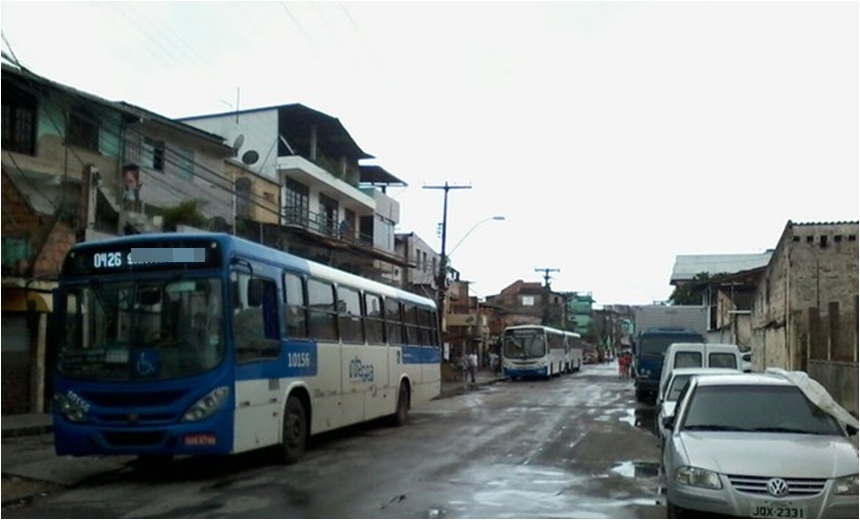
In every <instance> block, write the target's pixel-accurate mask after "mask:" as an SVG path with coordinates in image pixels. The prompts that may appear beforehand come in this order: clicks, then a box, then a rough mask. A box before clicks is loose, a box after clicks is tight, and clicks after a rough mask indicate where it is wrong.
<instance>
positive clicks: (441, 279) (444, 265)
mask: <svg viewBox="0 0 860 520" xmlns="http://www.w3.org/2000/svg"><path fill="white" fill-rule="evenodd" d="M424 189H426V190H445V197H444V201H443V203H442V253H441V256H440V257H439V272H438V273H437V274H436V290H437V296H436V298H437V303H436V305H437V312H438V313H439V331H440V332H443V333H444V332H445V295H446V292H447V290H448V287H447V285H448V256H447V255H446V253H445V241H446V239H447V235H448V192H449V191H450V190H470V189H472V187H471V186H452V185H450V184H448V181H445V184H444V185H443V186H424Z"/></svg>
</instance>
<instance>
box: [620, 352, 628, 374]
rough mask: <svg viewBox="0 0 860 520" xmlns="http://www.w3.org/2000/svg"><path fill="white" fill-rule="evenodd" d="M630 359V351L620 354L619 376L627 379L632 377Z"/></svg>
mask: <svg viewBox="0 0 860 520" xmlns="http://www.w3.org/2000/svg"><path fill="white" fill-rule="evenodd" d="M630 361H631V356H630V353H629V352H622V353H621V355H620V356H618V377H619V378H623V379H627V378H629V377H630Z"/></svg>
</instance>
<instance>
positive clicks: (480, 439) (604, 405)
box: [3, 365, 665, 518]
mask: <svg viewBox="0 0 860 520" xmlns="http://www.w3.org/2000/svg"><path fill="white" fill-rule="evenodd" d="M640 407H641V408H640ZM273 459H274V457H273V454H272V453H271V452H266V451H260V452H256V453H252V454H247V455H242V456H236V457H232V458H214V459H211V458H210V459H183V460H178V461H175V462H173V463H171V464H170V465H169V466H167V467H165V468H162V469H160V470H156V471H153V472H144V471H143V470H138V469H134V468H129V469H128V470H126V471H123V472H121V473H120V474H115V475H112V476H111V477H110V478H109V479H105V481H103V482H93V483H91V485H90V486H88V487H86V488H79V489H74V490H68V491H63V492H59V493H55V494H51V495H48V496H46V497H43V498H40V499H37V500H35V501H33V502H32V503H29V504H25V505H22V506H19V507H15V508H4V510H3V516H4V517H6V518H663V517H664V512H665V509H664V507H663V506H662V505H660V503H661V502H660V496H659V491H658V486H659V482H658V476H657V468H658V461H659V452H658V448H657V441H656V437H655V434H654V415H653V409H651V408H647V407H642V405H637V403H636V402H635V397H634V395H633V386H632V383H631V382H629V381H622V380H619V379H618V378H617V377H616V372H615V367H614V365H599V366H586V367H584V368H583V371H582V372H581V373H578V374H573V375H566V376H562V377H559V378H553V379H551V380H548V381H515V382H503V383H497V384H495V385H492V386H489V387H484V388H482V389H479V390H476V391H472V392H469V393H465V394H463V395H459V396H456V397H451V398H447V399H440V400H436V401H433V402H431V403H427V404H424V405H421V406H419V407H416V409H414V410H413V411H412V414H411V420H410V423H409V424H408V425H406V426H404V427H402V428H389V427H386V426H383V425H380V424H369V425H364V426H361V427H355V428H350V429H347V430H345V431H341V432H337V433H335V434H328V435H325V436H323V437H321V438H318V439H316V440H315V442H314V445H313V446H312V448H311V451H309V453H308V455H307V458H306V459H305V460H304V461H302V462H301V463H299V464H296V465H293V466H281V465H278V464H276V463H274V462H273Z"/></svg>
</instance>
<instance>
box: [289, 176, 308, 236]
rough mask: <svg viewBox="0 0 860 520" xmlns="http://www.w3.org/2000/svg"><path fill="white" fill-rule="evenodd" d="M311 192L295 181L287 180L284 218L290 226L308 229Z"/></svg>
mask: <svg viewBox="0 0 860 520" xmlns="http://www.w3.org/2000/svg"><path fill="white" fill-rule="evenodd" d="M310 205H311V204H310V190H309V189H308V187H307V186H305V185H304V184H302V183H300V182H296V181H294V180H293V179H287V185H286V193H285V197H284V218H285V220H286V222H287V223H288V224H299V225H301V226H304V227H307V225H308V212H309V211H310Z"/></svg>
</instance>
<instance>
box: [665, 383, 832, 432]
mask: <svg viewBox="0 0 860 520" xmlns="http://www.w3.org/2000/svg"><path fill="white" fill-rule="evenodd" d="M686 408H687V409H686V411H685V412H684V418H683V422H682V425H681V429H682V430H714V431H756V432H784V433H809V434H818V435H840V434H841V432H842V430H841V428H840V426H839V424H838V423H837V421H836V419H834V418H833V417H832V416H831V415H829V414H828V413H827V412H825V411H824V410H822V409H820V408H818V407H817V406H815V405H814V404H813V403H812V402H811V401H809V399H807V398H806V396H805V395H803V392H801V391H800V389H799V388H797V387H796V386H782V385H779V386H777V385H752V384H751V385H708V386H699V387H698V388H696V389H695V391H694V392H693V393H692V394H691V395H690V397H689V404H688V405H687V407H686Z"/></svg>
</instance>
